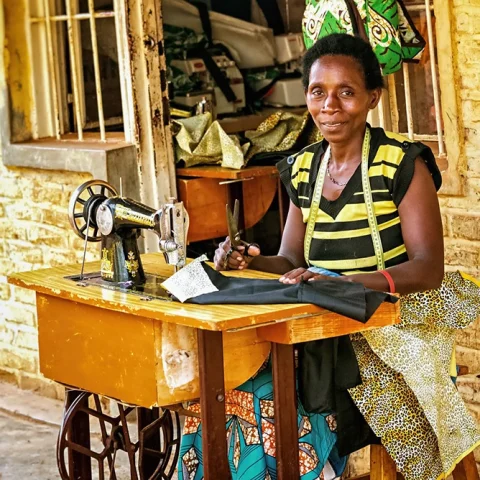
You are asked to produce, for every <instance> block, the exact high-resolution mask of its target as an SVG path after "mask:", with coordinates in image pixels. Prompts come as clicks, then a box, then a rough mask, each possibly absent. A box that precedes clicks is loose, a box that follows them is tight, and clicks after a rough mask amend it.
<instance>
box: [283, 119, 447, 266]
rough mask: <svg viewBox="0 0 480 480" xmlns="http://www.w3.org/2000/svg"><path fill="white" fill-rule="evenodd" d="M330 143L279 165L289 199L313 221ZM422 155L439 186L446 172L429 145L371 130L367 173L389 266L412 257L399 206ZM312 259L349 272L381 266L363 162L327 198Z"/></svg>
mask: <svg viewBox="0 0 480 480" xmlns="http://www.w3.org/2000/svg"><path fill="white" fill-rule="evenodd" d="M326 146H327V143H326V141H323V142H318V143H315V144H313V145H309V146H308V147H306V148H304V149H303V150H302V151H300V152H299V153H298V154H296V155H294V156H291V157H288V158H286V159H284V160H282V161H281V162H280V163H279V164H278V169H279V172H280V177H281V179H282V181H283V183H284V185H285V187H286V189H287V192H288V194H289V196H290V199H291V200H292V202H293V203H294V204H295V205H296V206H297V207H299V208H300V209H301V210H302V214H303V221H304V222H305V223H307V222H308V216H309V214H310V203H311V199H312V197H313V191H314V188H315V181H316V178H317V174H318V170H319V166H320V162H321V159H322V157H323V153H324V151H325V149H326ZM419 156H420V157H422V158H423V159H424V160H425V163H426V164H427V166H428V168H429V170H430V172H431V174H432V177H433V180H434V182H435V186H436V188H437V190H438V189H439V188H440V185H441V174H440V172H439V170H438V168H437V165H436V163H435V158H434V156H433V153H432V151H431V150H430V148H429V147H427V146H426V145H423V144H422V143H419V142H411V141H409V140H408V139H407V138H405V137H403V136H401V135H398V134H394V133H390V132H385V131H384V130H383V129H381V128H372V129H371V143H370V155H369V170H368V175H369V178H370V186H371V190H372V197H373V203H374V208H375V215H376V217H377V223H378V228H379V231H380V237H381V240H382V245H383V252H384V258H385V266H386V267H387V268H388V267H392V266H394V265H398V264H400V263H403V262H405V261H407V260H408V255H407V250H406V248H405V245H404V242H403V237H402V229H401V225H400V217H399V214H398V206H399V205H400V202H401V201H402V199H403V197H404V195H405V193H406V192H407V190H408V187H409V185H410V182H411V180H412V177H413V173H414V162H415V158H417V157H419ZM310 262H311V264H312V265H316V266H319V267H323V268H326V269H328V270H332V271H335V272H338V273H343V274H347V275H348V274H352V273H358V272H369V271H375V270H376V269H377V262H376V257H375V251H374V248H373V243H372V238H371V234H370V228H369V225H368V216H367V209H366V206H365V200H364V196H363V188H362V178H361V167H360V165H359V166H358V168H357V170H356V171H355V173H354V174H353V176H352V177H351V179H350V180H349V182H348V183H347V185H346V186H345V188H344V190H343V191H342V193H341V195H340V197H339V198H338V199H336V200H334V201H329V200H327V199H326V198H325V197H323V196H322V198H321V201H320V208H319V209H318V214H317V219H316V222H315V231H314V234H313V238H312V242H311V248H310Z"/></svg>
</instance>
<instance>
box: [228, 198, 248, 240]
mask: <svg viewBox="0 0 480 480" xmlns="http://www.w3.org/2000/svg"><path fill="white" fill-rule="evenodd" d="M239 217H240V202H239V201H238V198H237V199H235V206H234V207H233V214H232V210H231V208H230V205H228V203H227V227H228V236H229V237H230V244H231V245H232V249H235V250H236V249H237V248H238V247H239V246H240V245H243V244H244V243H245V242H243V241H242V240H241V239H240V233H241V232H240V230H239V229H238V219H239Z"/></svg>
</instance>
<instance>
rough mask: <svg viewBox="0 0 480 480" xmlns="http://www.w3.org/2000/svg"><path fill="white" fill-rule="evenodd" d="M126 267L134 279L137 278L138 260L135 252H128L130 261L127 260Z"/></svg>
mask: <svg viewBox="0 0 480 480" xmlns="http://www.w3.org/2000/svg"><path fill="white" fill-rule="evenodd" d="M125 267H126V269H127V270H128V271H129V272H130V274H131V275H132V277H133V278H135V277H136V276H137V272H138V260H135V254H134V253H133V252H128V260H125Z"/></svg>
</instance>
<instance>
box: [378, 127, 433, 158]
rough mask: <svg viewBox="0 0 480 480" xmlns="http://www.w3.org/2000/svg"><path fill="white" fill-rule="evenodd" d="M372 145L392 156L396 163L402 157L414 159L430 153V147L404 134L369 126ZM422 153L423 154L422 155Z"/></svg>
mask: <svg viewBox="0 0 480 480" xmlns="http://www.w3.org/2000/svg"><path fill="white" fill-rule="evenodd" d="M370 132H371V136H372V142H371V143H372V145H375V146H376V151H377V152H379V151H380V152H381V153H383V154H384V155H390V156H391V157H394V158H393V159H392V160H394V161H395V160H396V162H395V163H397V162H398V164H399V163H400V162H401V161H402V160H403V158H404V157H410V158H413V159H415V158H416V157H418V156H424V155H427V154H430V153H431V150H430V147H428V146H427V145H425V144H423V143H421V142H417V141H415V140H412V139H410V138H408V137H406V136H405V135H402V134H400V133H395V132H389V131H387V130H384V129H383V128H380V127H377V128H371V129H370ZM422 154H423V155H422Z"/></svg>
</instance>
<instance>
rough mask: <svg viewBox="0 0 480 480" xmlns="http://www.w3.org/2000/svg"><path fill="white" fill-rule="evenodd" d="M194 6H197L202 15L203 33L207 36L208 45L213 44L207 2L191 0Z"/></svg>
mask: <svg viewBox="0 0 480 480" xmlns="http://www.w3.org/2000/svg"><path fill="white" fill-rule="evenodd" d="M190 3H191V4H192V5H193V6H194V7H197V10H198V13H199V15H200V21H201V22H202V29H203V33H205V35H206V36H207V40H208V46H209V47H211V46H212V45H213V40H212V24H211V22H210V15H209V14H208V7H207V5H206V4H205V3H202V2H195V1H191V2H190Z"/></svg>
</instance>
